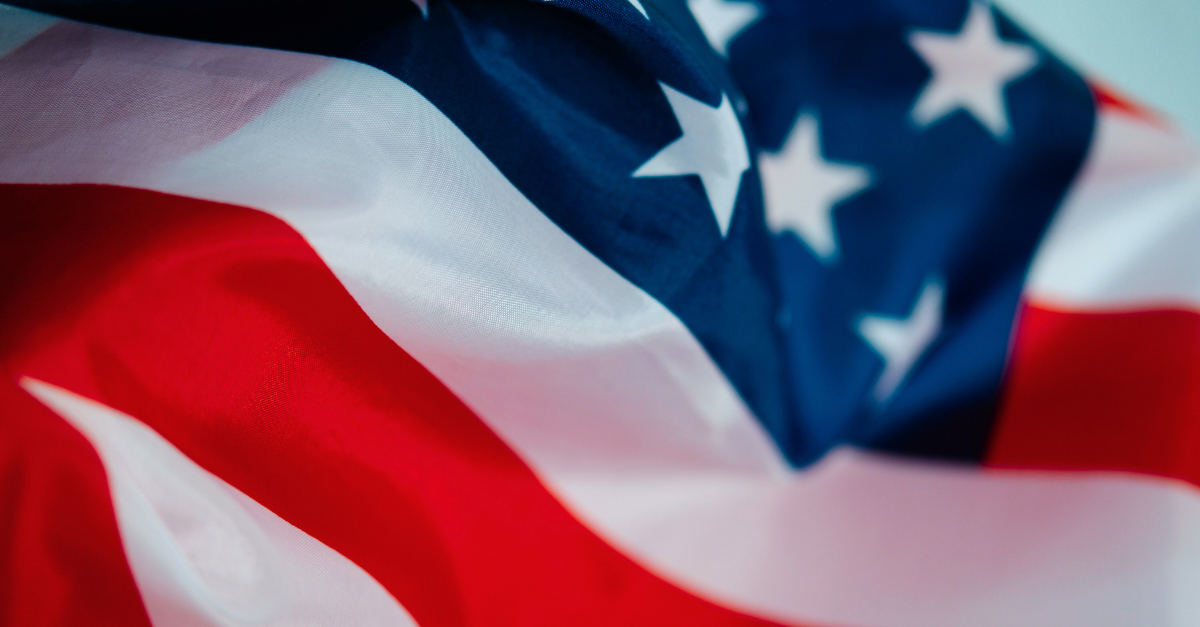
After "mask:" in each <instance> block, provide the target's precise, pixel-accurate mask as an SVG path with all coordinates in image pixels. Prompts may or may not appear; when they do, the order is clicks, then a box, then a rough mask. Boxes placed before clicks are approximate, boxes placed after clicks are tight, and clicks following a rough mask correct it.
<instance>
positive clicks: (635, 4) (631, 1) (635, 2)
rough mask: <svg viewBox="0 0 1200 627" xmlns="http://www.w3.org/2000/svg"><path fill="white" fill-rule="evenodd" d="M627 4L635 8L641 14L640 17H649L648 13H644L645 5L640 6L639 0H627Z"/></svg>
mask: <svg viewBox="0 0 1200 627" xmlns="http://www.w3.org/2000/svg"><path fill="white" fill-rule="evenodd" d="M629 4H632V5H633V8H635V9H637V10H638V13H641V14H642V17H644V18H646V19H650V15H649V14H648V13H646V7H644V6H642V2H641V0H629Z"/></svg>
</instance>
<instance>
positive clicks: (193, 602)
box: [21, 377, 416, 627]
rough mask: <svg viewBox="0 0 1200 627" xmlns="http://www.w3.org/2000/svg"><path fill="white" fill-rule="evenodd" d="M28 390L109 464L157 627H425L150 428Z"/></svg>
mask: <svg viewBox="0 0 1200 627" xmlns="http://www.w3.org/2000/svg"><path fill="white" fill-rule="evenodd" d="M21 387H23V388H25V390H26V391H28V392H29V393H30V394H32V395H33V396H34V397H36V398H37V399H38V400H40V401H41V402H42V403H45V404H46V405H47V406H48V407H50V408H51V409H53V410H54V411H55V412H57V413H58V414H59V415H61V416H62V417H63V418H65V419H66V420H67V422H69V423H71V425H72V426H74V427H75V428H76V429H79V431H80V432H81V433H83V435H84V436H86V437H87V438H88V440H89V441H90V442H91V443H92V446H94V447H95V448H96V451H97V452H98V453H99V454H100V459H101V460H103V462H104V470H105V472H106V473H107V474H108V483H109V488H110V489H111V490H112V502H113V509H114V510H115V511H116V515H117V526H118V528H119V529H120V533H121V542H122V543H123V544H124V546H125V555H126V557H127V559H128V560H129V567H130V570H132V571H133V577H134V580H135V581H136V582H137V586H138V590H139V591H140V592H141V595H142V602H143V603H144V604H145V606H146V612H147V613H148V614H149V615H150V621H151V622H152V623H153V624H154V625H155V627H201V626H213V627H217V626H220V627H235V626H241V625H245V626H251V625H253V626H262V627H272V626H278V627H290V626H295V625H306V626H312V627H318V626H325V625H327V626H329V627H344V626H350V625H354V626H362V627H367V626H372V627H375V626H378V627H383V626H392V627H415V625H416V623H415V622H414V621H413V619H412V617H410V616H409V615H408V612H406V611H405V610H404V608H402V607H401V606H400V604H399V603H397V602H396V600H395V599H394V598H392V596H391V595H390V594H388V592H387V591H386V590H384V589H383V587H382V586H380V585H379V583H378V582H376V581H375V580H374V579H373V578H371V576H370V575H368V574H367V573H366V572H364V571H363V570H362V569H361V568H359V567H358V566H356V565H354V563H352V562H351V561H350V560H348V559H346V558H345V557H342V555H340V554H339V553H337V552H336V551H334V550H333V549H330V548H329V547H327V546H325V545H324V544H322V543H320V542H319V541H317V540H315V539H314V538H312V537H311V536H309V535H307V534H305V533H304V532H303V531H300V530H299V529H296V528H295V527H293V526H291V525H289V524H288V523H287V522H285V521H284V520H283V519H281V518H279V517H278V516H276V515H275V514H272V513H271V512H270V511H269V510H267V509H266V508H265V507H263V506H261V505H259V504H258V503H257V502H255V501H254V500H253V499H251V498H250V497H248V496H246V495H245V494H242V493H241V492H239V491H238V490H237V489H235V488H234V487H232V486H230V485H229V484H227V483H225V482H224V481H222V480H221V479H219V478H217V477H216V476H214V475H213V474H212V473H210V472H208V471H207V470H204V469H203V468H201V467H199V466H197V465H196V464H195V463H194V462H192V460H190V459H188V458H187V457H186V456H185V455H184V454H183V453H181V452H179V450H178V449H176V448H175V447H174V446H172V445H171V444H170V443H168V442H167V441H166V440H164V439H163V438H162V436H160V435H158V433H156V432H155V431H154V430H153V429H150V428H149V427H147V426H146V425H145V424H143V423H141V422H139V421H137V420H135V419H133V418H130V417H129V416H126V415H125V414H122V413H120V412H118V411H116V410H114V409H111V408H109V407H106V406H104V405H101V404H100V403H97V402H95V401H91V400H89V399H86V398H83V397H81V396H78V395H76V394H73V393H71V392H68V391H66V390H64V389H62V388H58V387H55V386H53V385H50V384H48V383H44V382H42V381H38V380H36V379H31V378H29V377H25V378H23V379H21Z"/></svg>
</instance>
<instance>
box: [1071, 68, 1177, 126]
mask: <svg viewBox="0 0 1200 627" xmlns="http://www.w3.org/2000/svg"><path fill="white" fill-rule="evenodd" d="M1088 85H1089V86H1090V87H1091V88H1092V96H1093V97H1094V98H1095V99H1096V107H1097V108H1099V109H1102V110H1106V111H1119V112H1121V113H1124V114H1126V115H1130V116H1133V117H1135V118H1141V119H1142V120H1143V121H1146V122H1150V123H1152V124H1155V125H1159V126H1161V125H1162V124H1163V119H1162V117H1161V116H1160V115H1159V114H1158V113H1156V112H1155V111H1153V110H1151V109H1148V108H1146V107H1144V106H1142V105H1141V104H1139V103H1138V102H1136V101H1134V100H1133V99H1131V98H1128V97H1126V96H1125V95H1124V94H1122V93H1120V92H1119V91H1117V90H1116V89H1115V88H1114V87H1112V86H1109V85H1105V84H1102V83H1099V82H1097V81H1095V80H1094V79H1093V80H1091V81H1089V82H1088Z"/></svg>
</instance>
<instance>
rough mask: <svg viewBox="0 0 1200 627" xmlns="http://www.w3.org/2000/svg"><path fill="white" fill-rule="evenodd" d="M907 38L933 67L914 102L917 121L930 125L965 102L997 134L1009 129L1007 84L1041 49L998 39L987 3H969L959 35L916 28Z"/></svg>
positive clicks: (1025, 69) (1032, 62)
mask: <svg viewBox="0 0 1200 627" xmlns="http://www.w3.org/2000/svg"><path fill="white" fill-rule="evenodd" d="M909 44H910V45H911V46H912V47H913V49H914V50H916V51H917V54H919V55H920V56H921V58H922V59H923V60H924V61H925V63H926V65H928V66H929V69H930V70H932V71H933V76H932V77H930V79H929V82H928V83H926V84H925V88H924V89H922V90H921V95H920V96H918V97H917V103H916V105H914V106H913V109H912V119H913V121H914V122H916V123H917V124H919V125H921V126H928V125H930V124H932V123H934V122H936V121H938V120H940V119H941V118H943V117H944V116H946V115H948V114H950V113H953V112H954V111H956V110H958V109H960V108H961V109H964V110H966V111H967V112H968V113H970V114H971V115H973V116H975V119H977V120H979V123H980V124H982V125H983V126H984V127H986V128H987V129H988V130H989V131H991V132H992V134H993V135H995V136H996V137H1004V136H1006V135H1007V133H1008V128H1009V123H1008V111H1007V109H1006V108H1005V105H1004V87H1005V86H1006V85H1008V84H1009V83H1010V82H1012V81H1013V80H1015V79H1016V78H1018V77H1020V76H1022V75H1024V74H1025V73H1026V72H1028V71H1029V70H1031V69H1033V67H1034V66H1035V65H1037V63H1038V55H1037V52H1036V51H1034V49H1033V48H1031V47H1030V46H1027V45H1024V44H1015V43H1012V42H1008V41H1004V40H1002V39H1000V37H999V35H998V34H997V33H996V23H995V20H994V19H993V18H992V10H991V9H990V8H988V6H987V5H986V4H983V3H981V2H975V3H972V4H971V10H970V12H969V13H968V14H967V20H966V22H965V23H964V24H963V27H962V30H961V31H959V33H958V34H957V35H948V34H945V33H937V32H932V31H915V32H913V33H912V34H911V35H909Z"/></svg>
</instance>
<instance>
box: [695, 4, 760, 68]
mask: <svg viewBox="0 0 1200 627" xmlns="http://www.w3.org/2000/svg"><path fill="white" fill-rule="evenodd" d="M687 4H688V10H690V11H691V12H692V15H693V16H695V18H696V22H697V23H698V24H700V30H702V31H704V36H705V37H707V38H708V43H710V44H712V47H713V49H715V50H716V51H717V52H719V53H721V56H729V51H728V48H729V40H730V39H733V37H734V35H737V34H738V33H740V32H742V30H743V29H745V28H746V27H747V26H749V25H750V23H751V22H753V21H754V20H757V19H758V18H759V16H760V15H761V13H762V11H761V10H760V9H759V8H758V5H757V4H755V3H753V2H744V1H740V0H739V1H733V0H688V3H687Z"/></svg>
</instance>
